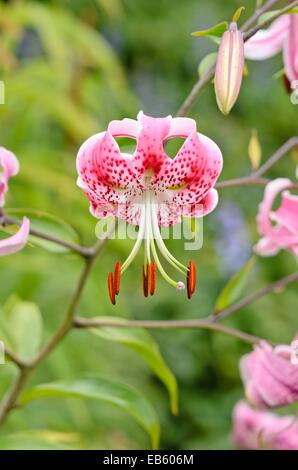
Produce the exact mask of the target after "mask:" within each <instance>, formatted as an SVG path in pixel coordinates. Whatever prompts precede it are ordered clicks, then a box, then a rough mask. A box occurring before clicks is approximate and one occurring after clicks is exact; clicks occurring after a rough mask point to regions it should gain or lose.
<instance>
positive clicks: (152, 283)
mask: <svg viewBox="0 0 298 470" xmlns="http://www.w3.org/2000/svg"><path fill="white" fill-rule="evenodd" d="M148 284H149V292H150V295H154V292H155V287H156V264H155V263H154V261H152V263H150V265H149V271H148Z"/></svg>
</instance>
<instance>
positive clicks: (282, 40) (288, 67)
mask: <svg viewBox="0 0 298 470" xmlns="http://www.w3.org/2000/svg"><path fill="white" fill-rule="evenodd" d="M281 50H282V51H283V60H284V66H285V73H286V76H287V78H288V80H289V82H290V83H291V82H293V81H295V80H298V15H297V14H291V15H283V16H281V17H280V18H278V19H277V20H275V21H274V22H273V23H272V24H271V26H270V28H268V29H267V30H260V31H258V32H257V33H256V34H255V35H254V36H252V38H250V39H249V40H248V41H246V43H245V48H244V52H245V57H246V58H247V59H253V60H263V59H268V58H269V57H272V56H273V55H275V54H277V53H278V52H280V51H281Z"/></svg>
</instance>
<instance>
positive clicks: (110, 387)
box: [20, 377, 160, 448]
mask: <svg viewBox="0 0 298 470" xmlns="http://www.w3.org/2000/svg"><path fill="white" fill-rule="evenodd" d="M53 397H60V398H67V397H73V398H86V399H93V400H99V401H103V402H106V403H110V404H113V405H116V406H118V407H120V408H122V409H123V410H125V411H126V412H127V413H128V414H130V415H131V416H132V417H133V418H134V419H135V420H136V421H137V422H138V423H139V424H140V425H141V426H142V427H143V429H144V430H145V431H146V432H147V433H148V434H149V436H150V438H151V442H152V447H153V448H157V447H158V445H159V433H160V429H159V422H158V418H157V415H156V413H155V410H154V409H153V408H152V406H151V404H150V403H149V402H148V401H147V400H146V399H145V398H144V397H143V396H142V395H141V394H140V393H139V392H138V391H137V390H135V389H134V388H132V387H130V386H128V385H126V384H123V383H119V382H114V381H111V380H108V379H104V378H101V377H93V378H86V379H79V380H65V381H59V382H52V383H47V384H42V385H38V386H36V387H34V388H31V389H29V390H27V391H26V392H24V393H23V395H22V396H21V399H20V404H21V405H25V404H27V403H29V402H31V401H33V400H37V399H39V398H53Z"/></svg>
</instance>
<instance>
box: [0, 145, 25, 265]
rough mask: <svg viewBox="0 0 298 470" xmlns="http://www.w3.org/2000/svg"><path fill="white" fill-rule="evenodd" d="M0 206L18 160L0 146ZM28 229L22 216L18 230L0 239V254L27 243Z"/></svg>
mask: <svg viewBox="0 0 298 470" xmlns="http://www.w3.org/2000/svg"><path fill="white" fill-rule="evenodd" d="M0 169H2V173H0V207H1V206H3V205H4V203H5V194H6V192H7V190H8V181H9V179H10V178H11V177H12V176H15V175H16V174H17V173H18V171H19V162H18V160H17V157H16V156H15V155H14V154H13V153H12V152H10V151H9V150H6V149H5V148H4V147H0ZM29 230H30V222H29V220H28V219H27V218H26V217H24V219H23V222H22V225H21V227H20V228H19V230H18V231H17V232H16V233H15V234H14V235H12V236H11V237H8V238H5V239H4V240H0V256H5V255H9V254H12V253H16V252H17V251H20V250H21V249H22V248H23V247H24V246H25V244H26V243H27V240H28V236H29Z"/></svg>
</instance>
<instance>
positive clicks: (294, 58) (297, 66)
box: [283, 14, 298, 82]
mask: <svg viewBox="0 0 298 470" xmlns="http://www.w3.org/2000/svg"><path fill="white" fill-rule="evenodd" d="M289 17H290V20H289V21H290V24H289V33H288V35H287V38H286V40H285V42H284V48H283V57H284V64H285V70H286V75H287V77H288V79H289V81H290V82H292V81H295V80H298V15H297V14H296V15H289Z"/></svg>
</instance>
